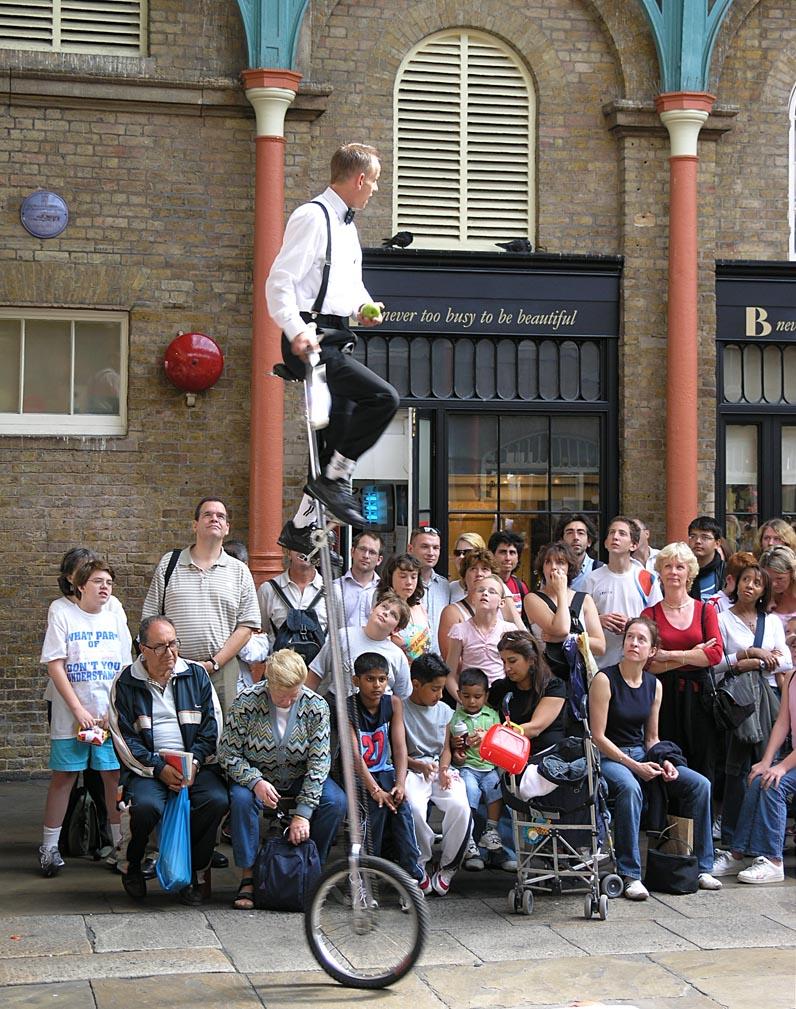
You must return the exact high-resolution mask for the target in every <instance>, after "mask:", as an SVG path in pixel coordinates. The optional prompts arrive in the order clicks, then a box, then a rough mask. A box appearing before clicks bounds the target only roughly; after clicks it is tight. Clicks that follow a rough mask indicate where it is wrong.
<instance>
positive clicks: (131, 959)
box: [0, 947, 234, 1005]
mask: <svg viewBox="0 0 796 1009" xmlns="http://www.w3.org/2000/svg"><path fill="white" fill-rule="evenodd" d="M232 970H234V968H233V966H232V964H231V963H230V962H229V960H228V959H227V957H226V956H225V955H224V953H223V952H222V951H221V950H216V949H200V950H192V949H180V948H178V947H177V948H174V949H171V950H144V951H135V952H130V953H89V954H87V955H84V956H79V955H78V956H75V955H66V956H36V957H24V958H16V959H13V960H3V961H0V986H2V985H14V984H34V983H40V982H42V981H77V980H81V979H89V978H91V979H93V978H103V977H114V978H115V977H147V976H148V975H150V974H192V973H197V974H205V973H211V972H214V971H222V972H223V971H232ZM89 1005H90V1003H89Z"/></svg>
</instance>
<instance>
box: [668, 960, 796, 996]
mask: <svg viewBox="0 0 796 1009" xmlns="http://www.w3.org/2000/svg"><path fill="white" fill-rule="evenodd" d="M652 959H653V960H654V961H655V962H656V963H658V964H660V966H662V967H665V968H666V969H667V970H670V971H672V973H673V974H677V975H678V976H679V977H681V978H683V980H684V981H686V982H687V983H688V984H690V985H691V986H693V988H694V989H696V990H697V991H700V992H702V993H703V994H704V995H706V996H707V997H709V998H713V999H715V1000H716V1002H718V1003H719V1005H721V1006H724V1007H725V1009H749V1007H750V1006H759V1007H761V1009H793V1006H794V1004H795V1003H796V982H795V981H794V979H795V978H796V952H794V951H793V950H791V949H788V950H780V949H747V950H745V951H744V954H743V956H738V953H737V952H733V951H730V950H716V951H711V952H707V953H705V952H700V953H661V954H657V955H655V956H654V957H652Z"/></svg>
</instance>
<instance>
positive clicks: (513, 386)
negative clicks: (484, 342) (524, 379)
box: [497, 340, 517, 399]
mask: <svg viewBox="0 0 796 1009" xmlns="http://www.w3.org/2000/svg"><path fill="white" fill-rule="evenodd" d="M497 394H498V397H499V398H500V399H514V398H515V397H516V395H517V357H516V344H515V343H514V341H513V340H501V341H500V343H499V344H498V345H497Z"/></svg>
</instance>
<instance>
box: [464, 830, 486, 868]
mask: <svg viewBox="0 0 796 1009" xmlns="http://www.w3.org/2000/svg"><path fill="white" fill-rule="evenodd" d="M463 865H464V868H465V869H466V870H467V871H468V872H480V871H481V870H482V869H483V868H484V860H483V858H481V852H480V851H479V850H478V845H477V844H476V843H475V841H474V840H473V839H472V838H470V840H469V841H468V843H467V850H466V851H465V853H464V862H463Z"/></svg>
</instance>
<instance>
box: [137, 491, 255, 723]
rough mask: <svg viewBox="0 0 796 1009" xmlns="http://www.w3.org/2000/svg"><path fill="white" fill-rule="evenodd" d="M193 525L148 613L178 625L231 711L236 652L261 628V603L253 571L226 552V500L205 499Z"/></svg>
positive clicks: (148, 602) (158, 581)
mask: <svg viewBox="0 0 796 1009" xmlns="http://www.w3.org/2000/svg"><path fill="white" fill-rule="evenodd" d="M193 529H194V535H195V537H196V539H195V541H194V543H193V545H192V546H190V547H186V548H185V549H184V550H183V551H182V552H181V553H180V555H179V558H178V560H177V562H176V564H175V565H174V566H173V568H171V566H170V563H169V562H170V561H171V559H172V552H171V551H169V553H167V554H164V556H163V557H161V559H160V562H159V564H158V566H157V568H156V569H155V574H154V576H153V578H152V583H151V585H150V586H149V591H148V592H147V595H146V599H145V600H144V608H143V612H142V617H143V618H146V617H153V616H156V615H160V616H165V617H167V618H168V619H169V620H170V621H171V622H172V623H173V624H174V626H175V627H176V629H177V637H178V638H179V639H180V641H181V642H182V651H183V655H184V657H185V658H187V659H188V660H189V661H191V662H198V663H199V665H201V666H204V668H205V669H206V670H207V672H208V674H209V675H210V679H211V681H212V683H213V686H214V687H215V689H216V692H217V693H218V698H219V700H220V702H221V709H222V711H223V712H224V713H225V714H226V712H227V711H228V710H229V707H230V705H231V704H232V702H233V701H234V700H235V695H236V693H237V681H238V662H237V659H236V656H237V654H238V652H239V651H240V650H241V648H243V646H244V645H245V644H246V642H247V641H248V640H249V638H250V637H251V634H252V631H253V630H258V629H259V627H260V607H259V606H258V604H257V594H256V592H255V589H254V580H253V579H252V576H251V572H250V571H249V569H248V568H247V567H246V565H245V564H242V563H241V562H240V561H239V560H236V559H235V558H234V557H230V555H229V554H228V553H226V552H225V551H224V537H225V536H226V535H227V534H228V533H229V510H228V508H227V507H226V505H225V504H224V502H223V501H220V500H219V499H218V498H203V499H202V500H201V501H200V502H199V504H198V505H197V506H196V510H195V512H194V521H193ZM169 570H171V573H170V575H169V576H168V578H167V572H168V571H169Z"/></svg>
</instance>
